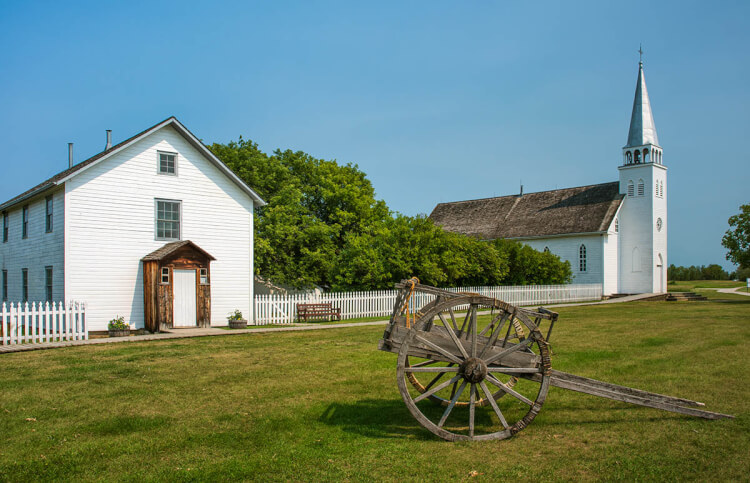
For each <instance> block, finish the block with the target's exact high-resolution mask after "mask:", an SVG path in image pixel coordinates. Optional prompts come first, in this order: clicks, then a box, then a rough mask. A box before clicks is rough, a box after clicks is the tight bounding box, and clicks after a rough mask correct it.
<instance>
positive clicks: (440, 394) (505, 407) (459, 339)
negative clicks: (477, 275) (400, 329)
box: [397, 295, 550, 441]
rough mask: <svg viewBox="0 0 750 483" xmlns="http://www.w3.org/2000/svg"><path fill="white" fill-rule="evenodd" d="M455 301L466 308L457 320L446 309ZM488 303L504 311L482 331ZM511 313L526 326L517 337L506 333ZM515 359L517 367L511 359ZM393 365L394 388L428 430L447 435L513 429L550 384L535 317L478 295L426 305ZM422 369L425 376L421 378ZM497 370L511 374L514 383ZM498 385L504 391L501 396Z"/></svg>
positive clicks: (505, 433) (498, 434) (467, 436)
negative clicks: (481, 313)
mask: <svg viewBox="0 0 750 483" xmlns="http://www.w3.org/2000/svg"><path fill="white" fill-rule="evenodd" d="M461 305H468V310H467V314H466V317H465V319H466V321H465V323H464V324H462V327H458V324H456V323H455V317H453V319H449V317H446V316H445V314H446V313H449V314H451V316H453V308H455V307H458V306H461ZM489 308H494V309H498V310H499V311H503V314H501V315H500V316H498V318H494V319H493V320H492V322H491V323H490V324H488V325H487V326H486V327H484V329H485V330H484V331H483V328H482V326H481V324H480V323H479V322H478V319H479V317H478V315H477V313H478V312H479V311H480V310H483V309H489ZM504 315H505V316H504ZM503 319H504V320H503ZM514 319H516V320H518V323H519V324H521V325H522V326H523V328H524V329H525V331H524V332H525V334H523V335H519V337H518V338H517V339H518V341H517V342H515V343H514V342H513V341H512V340H511V339H510V337H509V335H508V334H510V333H511V328H512V327H513V321H514ZM509 320H510V321H509ZM500 321H503V322H502V323H500ZM492 324H495V325H494V327H493V325H492ZM425 328H427V329H428V330H427V331H426V330H425ZM488 328H489V329H488ZM526 334H528V335H526ZM425 351H426V352H425ZM513 354H516V355H513ZM519 364H523V367H515V365H519ZM397 367H398V370H397V375H398V385H399V392H400V393H401V396H402V398H403V400H404V402H405V403H406V406H407V407H408V409H409V411H410V412H411V413H412V415H413V416H414V417H415V418H416V419H417V420H418V421H419V422H420V424H422V425H423V426H424V427H425V428H427V429H428V430H429V431H431V432H432V433H434V434H436V435H438V436H440V437H441V438H444V439H447V440H451V441H455V440H486V439H504V438H508V437H510V436H512V435H513V434H515V433H517V432H518V431H521V430H522V429H523V428H525V427H526V426H527V425H528V424H529V423H530V422H531V421H532V420H533V419H534V417H536V415H537V414H538V413H539V411H540V410H541V406H542V404H543V403H544V400H545V398H546V395H547V391H548V389H549V370H550V360H549V350H548V347H547V344H546V341H545V340H544V338H543V336H542V335H541V332H540V331H539V330H538V328H537V327H536V325H535V324H534V323H533V322H532V321H531V319H530V318H529V317H527V316H526V315H525V314H524V312H523V311H521V310H517V309H515V307H512V306H510V305H508V304H505V303H504V302H500V301H497V300H495V299H492V298H489V297H482V296H476V295H466V296H464V297H459V298H455V299H450V300H447V301H445V302H443V303H440V304H435V305H433V306H432V307H430V309H429V310H427V311H426V312H425V313H424V316H423V317H422V318H421V319H420V320H419V321H418V322H417V324H416V325H415V326H414V327H413V328H412V329H411V330H409V332H408V334H407V335H406V337H405V338H404V340H403V343H402V345H401V348H400V350H399V358H398V366H397ZM417 375H419V376H417ZM422 376H426V378H423V379H424V380H425V381H428V380H429V381H430V382H429V383H427V384H422V383H419V381H418V379H417V377H422ZM446 376H447V377H446ZM503 378H505V379H506V380H507V379H508V378H513V379H515V382H514V384H513V386H512V387H508V384H507V382H506V381H505V380H504V379H503ZM519 379H520V382H521V383H520V384H519ZM414 380H417V382H418V384H419V386H421V390H420V387H417V385H415V383H414ZM520 386H523V390H522V388H521V387H520ZM498 392H501V393H503V395H508V396H510V397H508V398H503V399H502V400H500V398H499V397H496V396H495V394H496V393H498ZM428 399H432V401H433V402H439V403H440V404H439V405H435V404H431V403H427V402H426V401H427V400H428Z"/></svg>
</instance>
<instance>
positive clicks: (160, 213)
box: [154, 199, 182, 241]
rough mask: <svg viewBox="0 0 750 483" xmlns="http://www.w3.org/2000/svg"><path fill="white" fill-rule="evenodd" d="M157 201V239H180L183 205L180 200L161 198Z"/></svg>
mask: <svg viewBox="0 0 750 483" xmlns="http://www.w3.org/2000/svg"><path fill="white" fill-rule="evenodd" d="M154 201H155V203H154V204H155V211H156V223H155V225H156V239H157V240H172V241H174V240H179V239H180V220H181V211H182V210H181V209H180V207H181V205H182V202H181V201H178V200H160V199H156V200H154Z"/></svg>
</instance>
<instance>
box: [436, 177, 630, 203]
mask: <svg viewBox="0 0 750 483" xmlns="http://www.w3.org/2000/svg"><path fill="white" fill-rule="evenodd" d="M619 183H620V182H619V181H608V182H606V183H596V184H586V185H583V186H571V187H570V188H556V189H553V190H542V191H532V192H530V193H524V194H523V195H518V194H513V195H503V196H488V197H486V198H475V199H472V200H459V201H446V202H443V203H438V206H439V205H447V204H456V203H469V202H472V201H484V200H496V199H500V198H510V197H511V196H515V197H517V198H519V199H520V198H523V197H524V196H528V195H535V194H539V193H549V192H551V191H563V190H572V189H576V188H591V187H594V186H604V185H607V184H619Z"/></svg>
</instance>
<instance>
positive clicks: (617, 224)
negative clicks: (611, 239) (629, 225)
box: [615, 218, 620, 233]
mask: <svg viewBox="0 0 750 483" xmlns="http://www.w3.org/2000/svg"><path fill="white" fill-rule="evenodd" d="M615 233H620V219H619V218H615Z"/></svg>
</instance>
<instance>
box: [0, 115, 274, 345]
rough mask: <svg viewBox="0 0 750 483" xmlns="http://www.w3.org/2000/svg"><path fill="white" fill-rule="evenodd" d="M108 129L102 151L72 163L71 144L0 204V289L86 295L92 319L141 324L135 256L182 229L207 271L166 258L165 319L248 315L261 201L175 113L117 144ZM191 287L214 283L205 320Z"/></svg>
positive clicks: (20, 295) (187, 321) (11, 294)
mask: <svg viewBox="0 0 750 483" xmlns="http://www.w3.org/2000/svg"><path fill="white" fill-rule="evenodd" d="M107 134H108V136H107V145H106V148H105V150H104V151H102V152H101V153H99V154H97V155H95V156H93V157H91V158H89V159H87V160H85V161H83V162H81V163H78V164H73V162H72V154H71V156H70V157H71V159H70V160H69V163H70V164H69V167H68V169H66V170H65V171H62V172H61V173H59V174H57V175H55V176H53V177H52V178H50V179H48V180H46V181H44V182H43V183H41V184H39V185H37V186H35V187H34V188H32V189H30V190H28V191H26V192H25V193H23V194H21V195H19V196H17V197H15V198H13V199H11V200H9V201H7V202H5V203H2V204H1V205H0V211H1V212H2V223H3V225H2V230H3V232H2V243H0V268H1V269H2V288H1V289H2V299H3V300H5V301H14V302H19V301H46V300H49V301H63V300H79V301H85V302H86V319H87V326H88V328H89V330H92V331H98V330H106V328H107V322H108V321H109V320H110V319H112V318H114V317H115V316H116V315H121V316H124V317H125V320H126V321H127V322H129V323H130V326H131V328H133V329H138V328H143V327H144V296H145V295H144V280H143V277H144V271H143V262H142V259H143V258H144V257H146V256H147V255H150V254H153V253H154V252H158V251H159V250H160V249H163V248H164V247H165V245H169V244H173V245H169V246H170V247H173V246H175V245H174V242H176V241H188V240H189V241H190V242H192V243H191V244H190V247H192V248H191V249H193V251H195V252H196V253H198V252H199V253H201V254H203V255H202V256H205V260H206V263H210V271H209V270H208V269H198V268H196V269H192V268H191V267H192V266H191V265H190V264H187V265H184V264H183V265H180V260H175V259H174V257H176V256H177V255H176V254H175V255H174V256H173V258H172V259H169V260H168V261H169V263H166V262H165V264H164V265H163V268H162V269H161V270H160V272H159V280H158V281H159V283H160V284H163V285H165V286H168V287H169V289H168V290H167V292H168V294H169V297H170V298H169V299H168V300H167V301H168V302H169V303H170V305H172V306H171V307H170V309H171V314H172V315H171V317H173V319H170V321H169V322H170V325H171V324H173V326H175V327H179V326H195V325H198V324H199V323H200V325H206V324H207V323H209V322H210V324H211V325H226V323H227V320H226V316H227V314H228V313H229V312H230V311H234V310H235V309H239V310H240V311H242V313H243V314H245V316H246V317H251V316H252V307H253V303H252V302H253V211H254V208H255V207H258V206H262V205H263V204H265V203H264V201H263V200H262V199H261V198H260V197H259V196H258V194H257V193H255V192H254V191H253V190H252V189H251V188H250V187H249V186H247V185H246V184H245V183H244V182H243V181H242V180H240V179H239V178H238V177H237V176H236V175H235V174H234V173H233V172H232V171H231V170H230V169H229V168H227V167H226V165H224V164H223V163H222V162H221V161H220V160H219V159H218V158H216V157H215V156H214V155H213V154H212V153H211V152H210V151H209V150H208V148H206V146H204V145H203V143H201V142H200V140H198V138H196V137H195V136H194V135H193V134H192V133H191V132H190V131H189V130H188V129H187V128H185V126H183V125H182V124H181V123H180V122H179V121H178V120H177V119H176V118H174V117H170V118H169V119H167V120H165V121H163V122H160V123H158V124H156V125H155V126H152V127H150V128H148V129H146V130H145V131H143V132H141V133H139V134H137V135H135V136H133V137H131V138H129V139H127V140H125V141H123V142H121V143H119V144H117V145H114V146H112V145H111V140H110V133H109V132H108V133H107ZM178 248H179V247H178ZM172 252H174V250H170V249H169V247H167V249H165V250H161V253H163V254H165V257H167V258H168V257H169V256H170V254H171V253H172ZM175 253H176V252H175ZM173 262H174V263H173ZM196 266H197V265H196ZM201 266H204V265H201ZM205 266H206V267H207V266H208V265H205ZM183 268H187V269H183ZM202 285H203V286H205V287H203V289H204V290H203V291H202V292H201V291H200V289H201V286H202ZM196 292H199V293H207V294H210V305H209V307H208V310H209V313H208V314H207V315H206V317H207V319H206V320H203V321H200V320H198V318H197V315H196Z"/></svg>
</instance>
